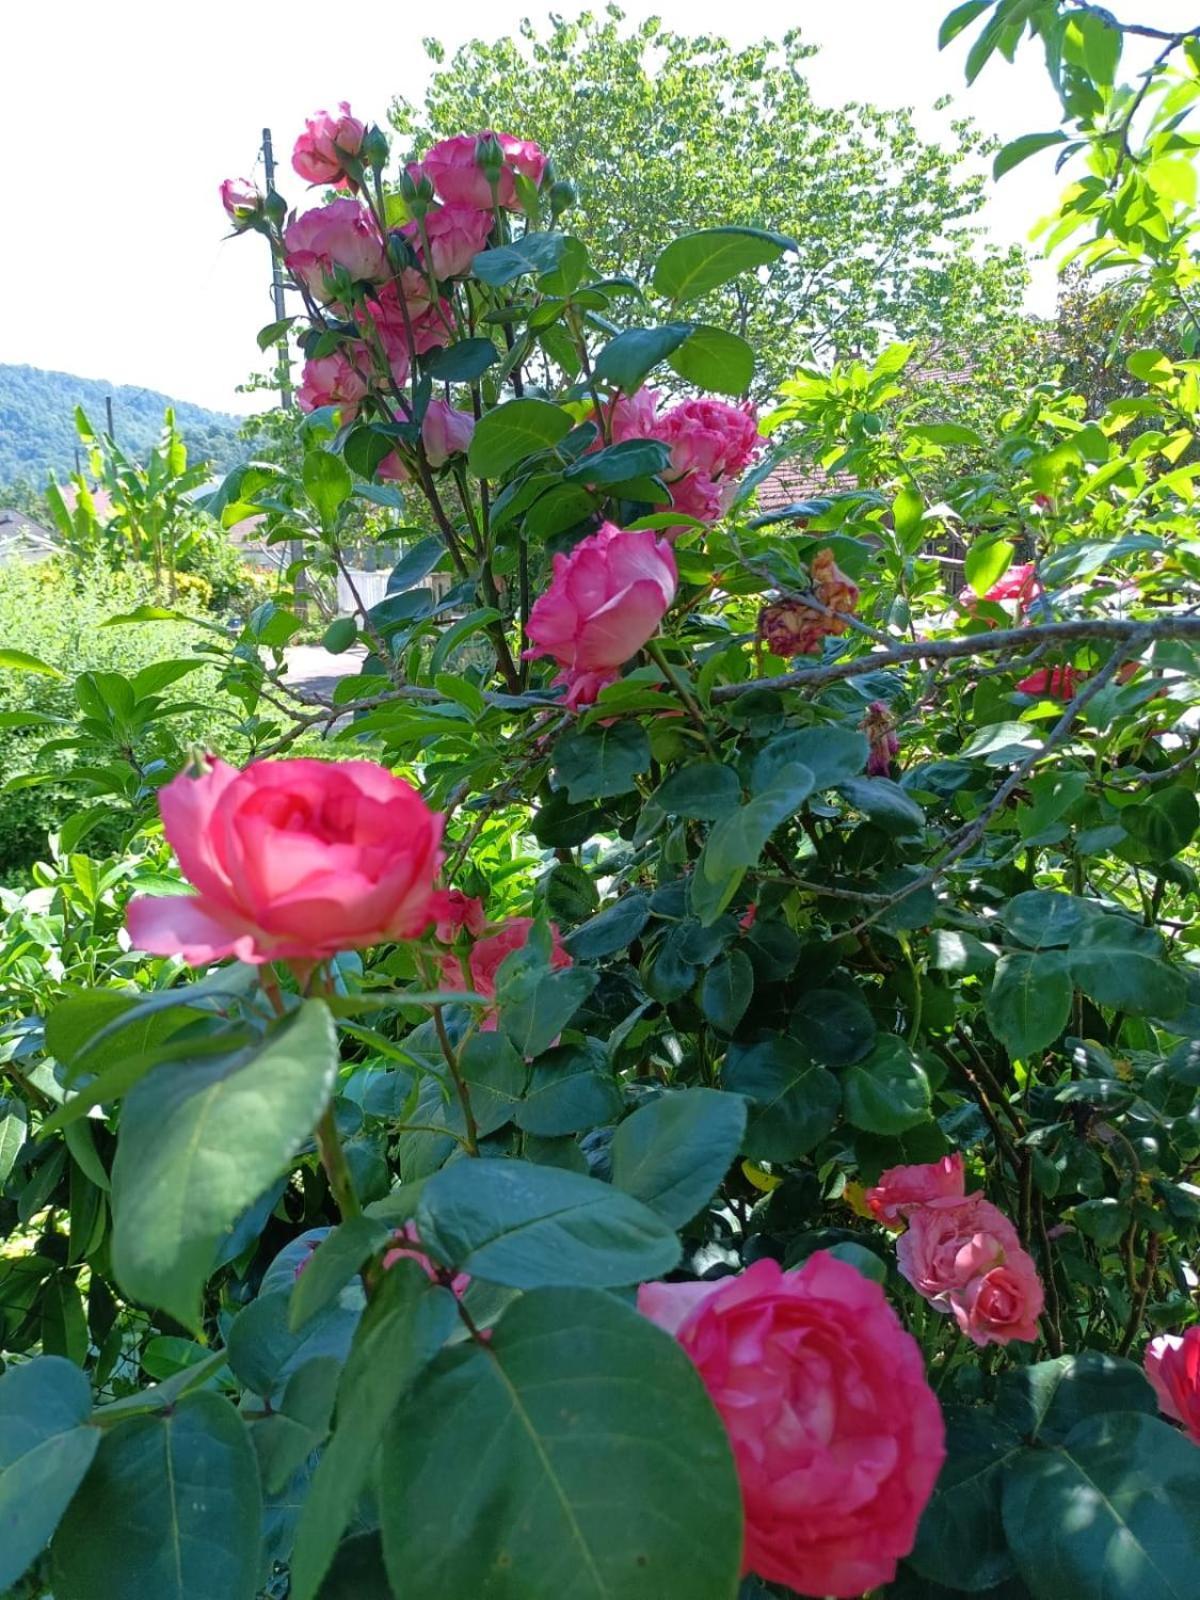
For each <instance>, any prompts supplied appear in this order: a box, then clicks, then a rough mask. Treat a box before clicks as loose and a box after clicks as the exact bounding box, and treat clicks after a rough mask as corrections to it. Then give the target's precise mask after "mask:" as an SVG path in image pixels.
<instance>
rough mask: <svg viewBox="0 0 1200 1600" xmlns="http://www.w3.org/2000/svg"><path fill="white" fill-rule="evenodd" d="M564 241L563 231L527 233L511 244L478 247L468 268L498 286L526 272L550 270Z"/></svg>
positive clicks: (484, 281) (556, 262)
mask: <svg viewBox="0 0 1200 1600" xmlns="http://www.w3.org/2000/svg"><path fill="white" fill-rule="evenodd" d="M570 242H571V243H574V242H575V241H573V240H572V241H570ZM567 244H568V240H567V237H566V235H565V234H561V233H526V234H523V235H522V237H521V238H520V239H517V240H515V241H514V242H513V243H512V244H507V245H500V246H498V247H497V248H496V249H494V250H482V251H480V253H479V254H478V255H477V256H476V257H475V259H474V261H473V262H472V263H471V271H472V273H473V274H474V275H475V277H477V278H478V279H479V281H480V282H481V283H487V284H490V285H491V286H492V287H493V288H494V289H500V288H503V286H504V285H505V284H506V283H512V282H513V281H514V279H516V278H519V277H521V276H522V275H523V274H524V273H526V272H536V273H543V272H553V271H554V269H555V268H556V267H557V266H558V264H559V262H560V261H561V260H562V258H563V253H564V251H565V249H566V247H567Z"/></svg>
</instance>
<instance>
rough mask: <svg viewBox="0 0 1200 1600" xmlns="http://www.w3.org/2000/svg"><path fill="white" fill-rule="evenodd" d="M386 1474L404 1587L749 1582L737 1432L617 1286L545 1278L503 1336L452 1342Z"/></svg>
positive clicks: (385, 1494)
mask: <svg viewBox="0 0 1200 1600" xmlns="http://www.w3.org/2000/svg"><path fill="white" fill-rule="evenodd" d="M479 1165H483V1166H491V1165H494V1163H491V1162H487V1163H479ZM464 1463H470V1466H469V1470H465V1469H464ZM380 1481H381V1485H382V1494H381V1503H380V1512H381V1521H382V1524H383V1544H384V1554H385V1557H386V1559H387V1565H388V1571H389V1574H390V1576H391V1580H392V1586H393V1588H394V1590H395V1591H396V1593H397V1594H404V1593H414V1594H415V1593H421V1594H429V1595H435V1594H437V1595H445V1596H447V1597H450V1596H456V1597H457V1596H462V1597H464V1600H465V1597H466V1596H475V1595H478V1596H483V1595H495V1596H496V1597H497V1600H499V1597H500V1596H502V1595H503V1596H511V1597H514V1600H515V1597H516V1596H520V1600H565V1597H567V1596H570V1597H571V1600H663V1597H664V1596H666V1595H679V1596H684V1595H686V1596H687V1600H730V1597H731V1596H732V1595H733V1594H734V1591H735V1589H736V1587H737V1582H738V1573H739V1568H740V1558H741V1540H742V1531H741V1514H740V1496H739V1494H738V1488H737V1479H736V1476H735V1474H734V1470H733V1464H732V1460H731V1457H730V1451H729V1444H728V1440H727V1437H726V1435H725V1431H724V1428H723V1427H722V1425H721V1422H720V1420H719V1418H718V1417H717V1414H716V1412H715V1411H714V1410H713V1407H712V1404H711V1402H710V1401H709V1399H708V1396H707V1395H706V1393H705V1391H704V1386H703V1384H702V1383H701V1381H700V1378H699V1375H698V1374H697V1373H696V1370H695V1368H694V1367H693V1366H692V1364H691V1362H690V1361H689V1360H688V1358H687V1357H686V1356H685V1355H684V1353H683V1351H682V1350H681V1349H680V1348H679V1346H678V1345H677V1344H676V1342H675V1340H673V1339H672V1338H670V1337H669V1336H668V1335H666V1334H664V1333H663V1332H662V1331H661V1329H659V1328H656V1327H655V1326H654V1325H653V1324H652V1323H651V1322H649V1321H648V1320H647V1319H646V1318H644V1317H640V1316H639V1315H638V1313H637V1312H636V1311H634V1310H633V1309H632V1308H631V1307H629V1306H624V1305H622V1304H620V1302H619V1301H617V1300H616V1299H614V1298H613V1297H611V1296H609V1295H604V1294H597V1293H593V1292H589V1291H586V1290H574V1291H563V1290H552V1289H542V1290H535V1291H534V1292H533V1293H532V1294H527V1295H523V1296H522V1297H521V1298H520V1299H519V1300H518V1301H516V1302H515V1303H514V1304H513V1305H512V1306H510V1307H509V1309H508V1310H507V1311H506V1312H505V1314H504V1317H503V1318H502V1320H501V1321H500V1323H499V1325H498V1326H497V1327H496V1328H495V1330H494V1331H493V1334H492V1337H491V1340H490V1342H489V1343H488V1344H487V1345H482V1344H479V1343H477V1342H475V1341H469V1342H468V1343H466V1344H464V1345H460V1346H458V1347H457V1348H454V1349H450V1350H446V1351H444V1352H443V1353H442V1355H441V1356H440V1357H439V1358H438V1360H437V1361H436V1362H435V1363H434V1364H433V1366H431V1367H430V1368H429V1369H428V1370H427V1371H426V1373H425V1374H424V1376H423V1377H422V1378H421V1380H420V1381H419V1383H418V1384H417V1386H416V1388H415V1389H414V1391H413V1393H412V1395H411V1397H410V1398H409V1399H408V1400H407V1401H406V1402H404V1403H403V1404H402V1405H401V1406H400V1408H399V1410H398V1412H397V1413H396V1414H395V1417H394V1418H393V1421H392V1423H391V1425H390V1427H389V1428H388V1431H387V1434H386V1437H385V1440H384V1451H383V1467H382V1472H381V1475H380ZM447 1528H453V1530H454V1536H453V1538H447V1537H446V1530H447Z"/></svg>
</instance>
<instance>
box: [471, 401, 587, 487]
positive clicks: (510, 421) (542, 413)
mask: <svg viewBox="0 0 1200 1600" xmlns="http://www.w3.org/2000/svg"><path fill="white" fill-rule="evenodd" d="M570 431H571V418H570V417H569V416H568V415H567V413H566V412H565V411H563V410H561V409H560V408H559V407H558V406H552V405H551V404H550V402H549V401H548V400H510V401H508V402H507V404H505V405H502V406H497V407H496V409H495V410H494V411H489V412H487V413H486V414H485V415H484V416H483V417H481V418H480V420H479V422H478V423H477V424H476V427H475V432H474V434H473V435H472V437H471V448H470V449H469V450H468V452H467V461H468V463H469V464H470V468H471V471H472V472H474V473H475V474H476V475H477V476H478V477H480V478H498V477H500V476H501V475H502V474H503V473H505V472H507V471H508V470H509V468H510V467H515V466H516V465H517V463H518V462H519V461H524V460H525V458H526V456H531V455H534V454H536V453H537V451H539V450H547V449H549V448H550V446H551V445H556V444H557V443H558V441H559V440H560V439H563V438H565V437H566V435H567V434H568V433H570Z"/></svg>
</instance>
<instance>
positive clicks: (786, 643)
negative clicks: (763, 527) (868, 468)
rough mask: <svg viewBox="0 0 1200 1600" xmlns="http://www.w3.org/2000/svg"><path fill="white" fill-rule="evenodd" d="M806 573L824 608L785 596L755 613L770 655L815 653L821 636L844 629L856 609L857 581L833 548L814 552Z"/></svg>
mask: <svg viewBox="0 0 1200 1600" xmlns="http://www.w3.org/2000/svg"><path fill="white" fill-rule="evenodd" d="M809 576H810V578H811V579H812V594H813V598H814V599H815V600H817V601H819V602H820V604H821V605H822V606H824V607H825V610H823V611H819V610H818V609H817V608H816V607H815V606H810V605H806V604H805V602H804V601H803V600H802V599H799V598H797V597H794V596H786V597H785V598H784V599H782V600H775V601H772V603H771V604H770V605H766V606H763V608H762V610H761V611H760V612H759V614H758V636H759V638H760V639H761V640H762V642H763V643H764V644H765V645H766V647H767V649H768V650H769V651H770V652H771V654H772V655H773V656H779V657H780V658H781V659H782V660H784V661H786V660H788V659H789V657H791V656H809V655H814V654H815V653H816V652H817V651H818V650H819V649H820V648H821V641H822V639H824V638H826V637H827V636H828V637H836V636H838V635H840V634H843V633H845V632H846V631H847V629H848V628H849V626H850V624H849V623H848V622H847V621H846V620H845V619H846V617H847V616H850V615H852V614H853V613H854V612H855V611H856V610H857V609H858V585H857V584H856V583H854V582H852V581H851V579H849V578H848V577H847V576H846V574H845V573H844V572H843V571H842V570H841V568H840V567H839V566H838V564H837V561H836V560H835V559H834V555H833V551H832V550H829V549H823V550H818V551H817V552H816V554H815V555H814V556H813V558H812V561H811V562H810V563H809ZM830 612H834V613H837V615H833V616H831V615H830V614H829V613H830Z"/></svg>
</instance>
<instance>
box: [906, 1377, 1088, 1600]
mask: <svg viewBox="0 0 1200 1600" xmlns="http://www.w3.org/2000/svg"><path fill="white" fill-rule="evenodd" d="M1024 1453H1025V1446H1024V1443H1023V1441H1022V1440H1021V1438H1020V1437H1019V1436H1018V1435H1017V1434H1015V1433H1013V1432H1011V1431H1010V1429H1009V1428H1007V1427H1005V1426H1002V1425H1001V1424H1000V1423H999V1422H998V1421H997V1420H996V1419H995V1418H994V1417H992V1416H991V1415H990V1413H988V1412H986V1411H966V1410H962V1409H958V1408H956V1409H954V1410H952V1411H949V1412H947V1415H946V1464H945V1466H944V1467H943V1468H942V1470H941V1474H940V1475H939V1477H938V1481H937V1487H936V1488H935V1490H934V1492H933V1497H932V1499H931V1500H930V1502H929V1504H928V1505H927V1506H926V1508H925V1513H924V1515H923V1516H922V1518H921V1522H920V1526H919V1527H918V1529H917V1542H916V1545H915V1547H914V1549H913V1551H912V1554H911V1555H910V1556H909V1558H908V1559H909V1563H910V1565H911V1566H913V1567H914V1568H915V1569H916V1570H917V1572H919V1573H920V1574H921V1576H922V1577H924V1578H928V1579H930V1580H932V1581H933V1582H934V1583H942V1584H945V1585H946V1586H947V1587H948V1588H952V1589H953V1590H954V1591H955V1592H956V1593H958V1592H960V1591H962V1590H966V1591H967V1593H969V1594H978V1593H979V1592H980V1591H981V1590H986V1589H992V1588H994V1587H995V1586H996V1585H997V1584H999V1583H1003V1582H1004V1580H1005V1579H1006V1578H1009V1577H1011V1576H1012V1572H1013V1563H1012V1557H1011V1556H1010V1555H1009V1553H1008V1540H1007V1539H1006V1538H1005V1534H1004V1524H1003V1521H1002V1519H1001V1511H1000V1505H1001V1495H1002V1492H1003V1487H1004V1475H1005V1471H1006V1469H1007V1468H1008V1467H1009V1466H1010V1465H1011V1464H1012V1463H1013V1462H1015V1461H1017V1460H1018V1459H1019V1458H1020V1457H1021V1456H1022V1455H1023V1454H1024ZM1062 1600H1066V1597H1065V1596H1063V1597H1062Z"/></svg>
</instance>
